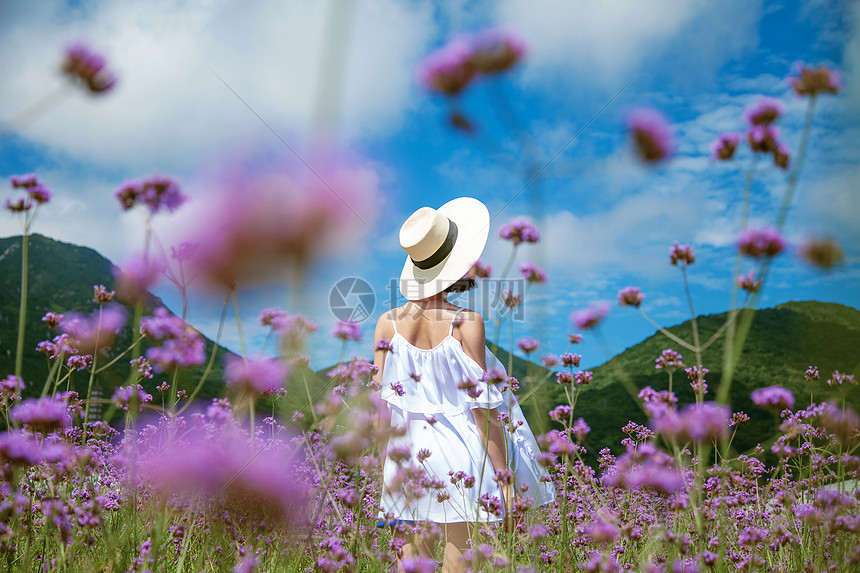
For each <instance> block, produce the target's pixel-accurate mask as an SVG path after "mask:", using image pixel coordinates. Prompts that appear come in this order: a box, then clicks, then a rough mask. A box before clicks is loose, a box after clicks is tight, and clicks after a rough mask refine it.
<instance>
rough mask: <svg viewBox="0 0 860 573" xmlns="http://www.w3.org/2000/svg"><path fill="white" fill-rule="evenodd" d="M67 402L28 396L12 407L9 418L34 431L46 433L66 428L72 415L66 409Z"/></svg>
mask: <svg viewBox="0 0 860 573" xmlns="http://www.w3.org/2000/svg"><path fill="white" fill-rule="evenodd" d="M67 408H68V402H66V401H65V400H57V399H54V398H51V397H45V398H28V399H26V400H24V401H23V402H21V403H20V404H17V405H16V406H13V407H12V410H11V412H10V414H9V418H10V419H11V420H12V421H13V422H16V423H18V424H24V425H26V426H27V427H28V428H30V429H31V430H33V431H34V432H40V433H42V434H47V433H49V432H53V431H54V430H60V429H62V428H67V427H68V426H69V425H71V423H72V417H71V416H70V415H69V412H68V410H67Z"/></svg>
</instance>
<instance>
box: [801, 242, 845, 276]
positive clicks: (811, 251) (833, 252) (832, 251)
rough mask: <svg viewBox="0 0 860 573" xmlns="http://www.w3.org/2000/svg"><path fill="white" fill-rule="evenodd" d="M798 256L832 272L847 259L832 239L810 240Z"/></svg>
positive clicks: (802, 247) (804, 244)
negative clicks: (832, 269)
mask: <svg viewBox="0 0 860 573" xmlns="http://www.w3.org/2000/svg"><path fill="white" fill-rule="evenodd" d="M798 254H800V256H801V257H803V258H804V259H805V260H806V261H807V262H809V263H810V264H812V265H814V266H816V267H819V268H821V269H825V270H830V269H831V268H833V267H834V266H836V265H839V264H842V262H843V260H844V259H845V257H844V255H843V254H842V248H841V247H840V246H839V244H838V243H837V242H836V241H834V240H832V239H809V240H807V241H805V242H804V243H803V245H801V246H800V248H799V249H798Z"/></svg>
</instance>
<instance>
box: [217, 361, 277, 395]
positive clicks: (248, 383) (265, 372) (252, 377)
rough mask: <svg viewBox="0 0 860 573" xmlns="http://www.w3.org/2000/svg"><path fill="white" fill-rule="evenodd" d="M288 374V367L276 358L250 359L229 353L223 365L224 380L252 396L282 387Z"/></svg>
mask: <svg viewBox="0 0 860 573" xmlns="http://www.w3.org/2000/svg"><path fill="white" fill-rule="evenodd" d="M288 375H289V367H288V366H287V365H286V364H284V362H283V361H281V360H278V359H262V360H251V359H245V358H242V357H241V356H234V355H231V356H228V357H227V359H226V361H225V365H224V382H226V383H227V385H228V386H230V387H232V388H236V389H238V390H240V391H242V392H246V393H248V394H251V395H253V396H258V395H261V394H266V393H269V392H273V391H275V390H277V389H278V388H281V387H283V386H284V384H285V382H286V380H287V376H288Z"/></svg>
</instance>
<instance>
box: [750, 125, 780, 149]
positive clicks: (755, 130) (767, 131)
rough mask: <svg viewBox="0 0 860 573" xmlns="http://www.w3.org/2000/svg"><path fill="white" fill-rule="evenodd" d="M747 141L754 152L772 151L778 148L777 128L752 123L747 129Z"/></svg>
mask: <svg viewBox="0 0 860 573" xmlns="http://www.w3.org/2000/svg"><path fill="white" fill-rule="evenodd" d="M747 143H748V144H749V146H750V149H751V150H752V151H753V152H755V153H773V152H775V151H777V150H778V149H779V145H780V142H779V128H777V127H774V126H772V125H753V126H751V127H750V128H749V129H748V130H747Z"/></svg>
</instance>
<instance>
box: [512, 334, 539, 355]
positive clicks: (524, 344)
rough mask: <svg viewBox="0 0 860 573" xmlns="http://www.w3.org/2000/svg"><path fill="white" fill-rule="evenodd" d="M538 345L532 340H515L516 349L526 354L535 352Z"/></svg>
mask: <svg viewBox="0 0 860 573" xmlns="http://www.w3.org/2000/svg"><path fill="white" fill-rule="evenodd" d="M538 344H539V343H538V341H537V340H535V339H534V338H520V339H519V340H517V347H518V348H519V349H520V350H522V351H523V352H525V353H526V354H531V353H532V352H534V351H535V350H537V347H538Z"/></svg>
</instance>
